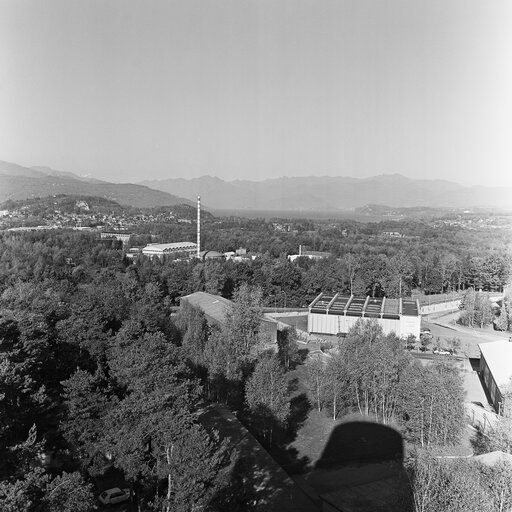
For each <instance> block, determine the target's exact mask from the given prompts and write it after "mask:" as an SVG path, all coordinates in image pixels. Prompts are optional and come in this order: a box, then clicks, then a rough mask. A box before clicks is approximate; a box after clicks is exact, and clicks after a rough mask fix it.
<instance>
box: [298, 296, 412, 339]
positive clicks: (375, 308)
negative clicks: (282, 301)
mask: <svg viewBox="0 0 512 512" xmlns="http://www.w3.org/2000/svg"><path fill="white" fill-rule="evenodd" d="M360 318H362V319H375V320H377V322H378V324H379V325H380V326H381V327H382V330H383V331H384V333H385V334H389V333H391V332H394V333H395V334H396V335H397V336H400V337H406V336H410V335H413V336H414V337H415V338H419V336H420V326H421V317H420V307H419V304H418V301H417V300H414V299H410V298H409V299H405V298H400V299H388V298H386V297H383V298H373V297H356V296H354V295H350V296H346V295H345V296H343V295H340V294H339V293H336V294H327V293H320V295H318V297H317V298H316V299H315V300H314V301H313V302H312V303H311V304H310V305H309V313H308V332H309V333H310V334H312V333H314V334H335V335H337V334H346V333H348V332H349V330H350V329H351V328H352V327H353V326H354V324H355V323H356V322H357V320H359V319H360Z"/></svg>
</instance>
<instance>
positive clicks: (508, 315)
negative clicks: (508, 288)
mask: <svg viewBox="0 0 512 512" xmlns="http://www.w3.org/2000/svg"><path fill="white" fill-rule="evenodd" d="M496 328H497V329H498V330H500V331H512V301H511V299H510V297H508V296H505V297H503V300H502V303H501V308H500V314H499V316H498V318H497V320H496Z"/></svg>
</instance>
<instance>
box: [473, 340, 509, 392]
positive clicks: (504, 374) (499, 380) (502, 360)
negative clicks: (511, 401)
mask: <svg viewBox="0 0 512 512" xmlns="http://www.w3.org/2000/svg"><path fill="white" fill-rule="evenodd" d="M478 348H479V349H480V352H481V354H482V355H483V356H484V358H485V361H486V363H487V366H488V367H489V370H490V372H491V374H492V376H493V378H494V382H496V385H497V386H498V388H499V390H500V391H501V393H503V392H504V389H505V387H506V386H507V385H508V384H509V383H510V379H512V343H511V342H510V341H506V340H499V341H491V342H489V343H480V344H479V345H478Z"/></svg>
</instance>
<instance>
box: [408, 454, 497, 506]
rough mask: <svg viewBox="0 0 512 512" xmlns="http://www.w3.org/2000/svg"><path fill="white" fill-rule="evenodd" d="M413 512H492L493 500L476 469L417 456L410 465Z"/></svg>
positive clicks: (456, 461) (456, 462) (462, 462)
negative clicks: (491, 501)
mask: <svg viewBox="0 0 512 512" xmlns="http://www.w3.org/2000/svg"><path fill="white" fill-rule="evenodd" d="M406 469H407V473H408V476H409V481H410V483H411V488H412V494H413V512H491V511H492V509H491V507H490V496H489V493H488V492H487V489H486V488H485V487H484V486H483V485H482V484H481V479H480V474H479V472H478V469H477V468H476V467H475V465H473V464H471V463H470V462H468V461H465V460H455V461H444V460H442V459H436V458H435V457H434V455H433V454H432V453H429V452H426V453H416V454H415V455H414V456H413V458H412V460H410V461H409V462H408V464H407V465H406Z"/></svg>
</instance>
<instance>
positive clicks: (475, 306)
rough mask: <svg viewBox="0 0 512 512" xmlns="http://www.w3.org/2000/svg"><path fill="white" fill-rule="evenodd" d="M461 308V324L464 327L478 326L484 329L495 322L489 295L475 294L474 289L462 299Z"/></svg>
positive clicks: (467, 292) (468, 291)
mask: <svg viewBox="0 0 512 512" xmlns="http://www.w3.org/2000/svg"><path fill="white" fill-rule="evenodd" d="M459 308H460V309H461V314H460V317H459V323H461V324H462V325H466V326H468V327H473V326H474V325H475V324H476V325H477V326H478V327H480V328H482V327H484V325H488V324H490V323H491V322H492V321H493V320H494V313H493V311H492V305H491V301H490V300H489V296H488V294H485V293H481V292H475V291H474V290H473V289H472V288H470V289H469V290H467V291H466V293H465V294H464V296H463V297H462V300H461V303H460V306H459Z"/></svg>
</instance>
